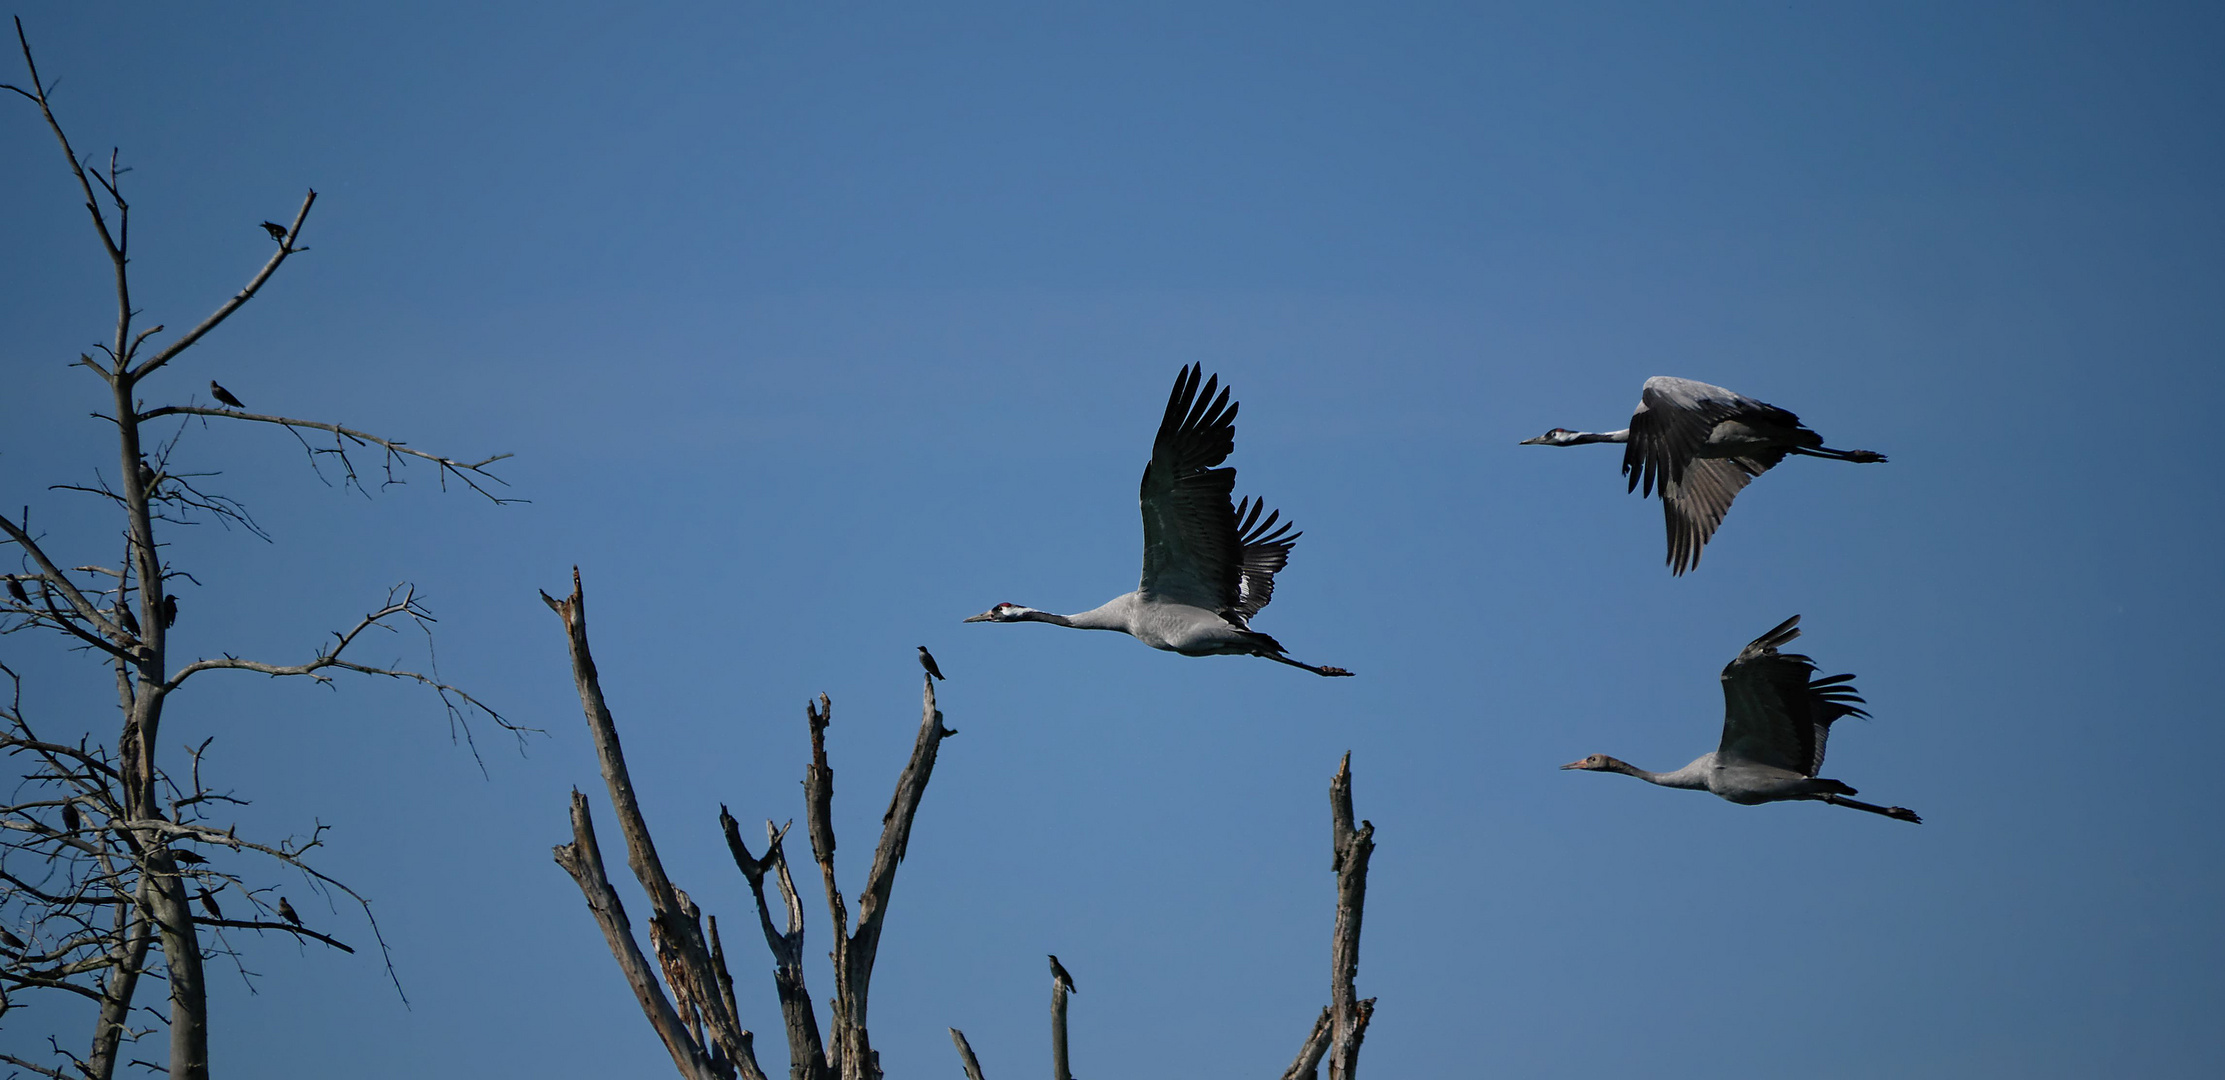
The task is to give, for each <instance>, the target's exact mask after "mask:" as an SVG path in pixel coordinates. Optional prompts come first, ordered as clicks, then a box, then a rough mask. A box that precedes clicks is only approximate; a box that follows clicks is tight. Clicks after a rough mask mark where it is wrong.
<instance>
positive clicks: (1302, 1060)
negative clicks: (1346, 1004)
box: [1282, 1005, 1336, 1080]
mask: <svg viewBox="0 0 2225 1080" xmlns="http://www.w3.org/2000/svg"><path fill="white" fill-rule="evenodd" d="M1335 1021H1336V1008H1335V1007H1334V1006H1330V1005H1324V1006H1322V1007H1321V1016H1320V1018H1319V1019H1317V1020H1315V1021H1314V1022H1313V1030H1312V1031H1311V1032H1309V1033H1307V1035H1306V1041H1305V1043H1304V1044H1302V1045H1301V1046H1299V1047H1298V1057H1297V1060H1295V1061H1292V1062H1291V1063H1290V1067H1289V1068H1287V1069H1284V1070H1283V1072H1282V1080H1319V1077H1320V1076H1321V1069H1320V1066H1321V1055H1323V1054H1326V1053H1328V1052H1329V1035H1330V1034H1331V1033H1332V1032H1333V1031H1334V1030H1335V1028H1336V1022H1335Z"/></svg>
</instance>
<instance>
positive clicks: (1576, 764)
mask: <svg viewBox="0 0 2225 1080" xmlns="http://www.w3.org/2000/svg"><path fill="white" fill-rule="evenodd" d="M1590 760H1591V759H1590V758H1579V759H1577V760H1575V761H1571V762H1569V763H1568V764H1566V765H1563V766H1561V768H1563V769H1581V768H1583V767H1584V762H1586V761H1590Z"/></svg>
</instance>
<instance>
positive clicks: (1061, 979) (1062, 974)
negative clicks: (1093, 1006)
mask: <svg viewBox="0 0 2225 1080" xmlns="http://www.w3.org/2000/svg"><path fill="white" fill-rule="evenodd" d="M1045 955H1047V956H1049V957H1050V958H1051V982H1052V983H1054V984H1056V985H1058V986H1063V987H1065V988H1066V992H1067V993H1069V994H1079V993H1081V991H1079V990H1076V989H1074V977H1073V976H1072V975H1069V974H1067V973H1066V965H1064V964H1061V963H1059V962H1058V954H1057V953H1046V954H1045Z"/></svg>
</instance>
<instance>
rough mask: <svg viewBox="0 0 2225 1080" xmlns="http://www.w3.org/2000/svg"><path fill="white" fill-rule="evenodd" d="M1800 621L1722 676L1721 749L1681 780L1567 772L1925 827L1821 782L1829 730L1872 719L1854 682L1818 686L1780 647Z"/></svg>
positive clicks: (1790, 622) (1596, 761)
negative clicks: (1804, 804)
mask: <svg viewBox="0 0 2225 1080" xmlns="http://www.w3.org/2000/svg"><path fill="white" fill-rule="evenodd" d="M1799 624H1800V616H1798V615H1795V616H1793V617H1792V618H1789V619H1786V620H1785V621H1784V622H1781V623H1779V624H1777V626H1776V628H1775V629H1773V630H1771V631H1769V632H1768V633H1766V634H1763V635H1762V636H1760V637H1758V638H1755V639H1754V641H1753V643H1752V644H1749V645H1747V646H1746V647H1745V648H1744V649H1741V650H1739V653H1738V658H1737V659H1735V660H1732V661H1731V662H1730V664H1729V665H1728V666H1726V667H1724V668H1723V742H1722V745H1720V746H1718V747H1717V748H1716V749H1715V752H1714V753H1711V754H1703V755H1701V756H1700V757H1699V758H1698V759H1697V760H1695V761H1693V762H1692V763H1691V764H1690V765H1686V766H1685V767H1683V768H1681V769H1678V770H1677V771H1675V772H1667V773H1656V772H1647V771H1645V770H1644V769H1641V768H1638V767H1637V766H1634V765H1632V764H1630V763H1629V762H1626V761H1620V760H1617V759H1615V758H1611V757H1608V756H1607V755H1605V754H1593V755H1592V756H1590V757H1587V758H1585V759H1584V760H1582V761H1571V762H1569V763H1568V764H1566V765H1563V766H1561V768H1563V769H1583V770H1586V771H1589V772H1618V773H1622V774H1624V775H1626V776H1635V777H1637V778H1638V779H1640V780H1644V781H1646V782H1647V783H1652V784H1659V785H1661V786H1662V787H1673V788H1689V789H1691V790H1693V791H1707V792H1713V793H1714V794H1715V795H1716V796H1718V797H1720V798H1724V799H1728V800H1730V801H1731V802H1734V803H1738V804H1740V805H1743V806H1753V805H1755V804H1758V803H1765V802H1782V801H1786V800H1792V799H1812V800H1815V801H1817V802H1827V803H1830V804H1831V805H1833V806H1845V807H1850V808H1852V809H1855V810H1867V811H1869V812H1870V813H1873V814H1883V815H1885V816H1886V817H1889V818H1893V819H1895V820H1898V821H1906V822H1908V823H1910V824H1912V825H1921V824H1923V823H1924V819H1922V818H1920V817H1917V816H1916V814H1915V812H1914V811H1911V810H1908V809H1905V808H1902V807H1898V806H1877V805H1874V804H1871V803H1866V802H1856V801H1854V800H1853V799H1850V798H1847V796H1849V795H1853V794H1855V791H1854V789H1853V788H1850V787H1848V786H1846V785H1845V784H1842V783H1840V782H1839V781H1837V780H1828V779H1825V778H1823V777H1819V776H1817V775H1816V770H1818V769H1821V768H1822V767H1823V746H1824V743H1825V741H1826V740H1828V739H1829V738H1830V737H1831V724H1832V723H1833V722H1834V721H1836V720H1838V719H1840V718H1841V717H1847V716H1868V715H1869V713H1867V712H1864V711H1862V709H1861V708H1860V706H1861V704H1862V697H1861V695H1860V694H1857V693H1855V690H1854V682H1853V680H1854V676H1852V675H1833V676H1831V677H1829V678H1825V679H1818V678H1815V677H1814V676H1815V673H1816V664H1815V661H1813V660H1810V659H1808V658H1807V657H1805V656H1802V655H1800V654H1798V653H1780V652H1778V651H1777V647H1778V646H1780V645H1783V644H1786V643H1787V642H1790V641H1791V640H1792V639H1794V638H1796V637H1799V636H1800V628H1799Z"/></svg>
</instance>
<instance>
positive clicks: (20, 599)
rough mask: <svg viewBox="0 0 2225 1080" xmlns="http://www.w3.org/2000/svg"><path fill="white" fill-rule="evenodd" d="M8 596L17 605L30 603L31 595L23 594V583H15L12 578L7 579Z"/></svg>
mask: <svg viewBox="0 0 2225 1080" xmlns="http://www.w3.org/2000/svg"><path fill="white" fill-rule="evenodd" d="M8 595H9V596H10V597H11V598H13V599H14V600H15V602H16V603H18V604H28V603H30V602H31V594H30V593H27V592H24V591H23V583H22V582H20V581H17V580H16V579H14V578H9V579H8Z"/></svg>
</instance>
